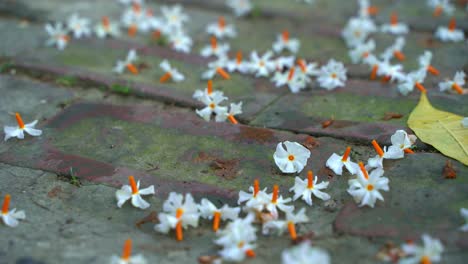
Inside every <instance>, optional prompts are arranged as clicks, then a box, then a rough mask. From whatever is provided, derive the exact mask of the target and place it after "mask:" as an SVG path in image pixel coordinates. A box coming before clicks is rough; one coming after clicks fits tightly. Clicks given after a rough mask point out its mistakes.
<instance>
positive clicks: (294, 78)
mask: <svg viewBox="0 0 468 264" xmlns="http://www.w3.org/2000/svg"><path fill="white" fill-rule="evenodd" d="M271 81H272V82H274V83H275V86H276V87H281V86H284V85H287V86H288V87H289V90H290V91H291V92H292V93H298V92H299V91H300V90H302V89H305V88H306V87H307V84H308V83H310V81H311V80H310V78H309V77H308V76H307V75H305V74H304V73H303V72H302V71H299V70H296V67H294V66H293V67H291V68H290V69H289V71H286V72H279V71H277V72H275V75H274V76H273V78H272V79H271Z"/></svg>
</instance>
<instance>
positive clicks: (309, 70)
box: [289, 59, 320, 77]
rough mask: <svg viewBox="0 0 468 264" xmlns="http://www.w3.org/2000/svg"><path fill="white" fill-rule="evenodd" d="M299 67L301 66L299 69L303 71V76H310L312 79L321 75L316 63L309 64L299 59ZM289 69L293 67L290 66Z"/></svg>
mask: <svg viewBox="0 0 468 264" xmlns="http://www.w3.org/2000/svg"><path fill="white" fill-rule="evenodd" d="M297 66H299V69H301V72H302V73H303V74H305V75H307V76H310V77H314V76H317V75H319V73H320V71H319V69H317V63H315V62H309V63H307V61H306V60H303V59H298V60H297ZM289 67H292V66H289Z"/></svg>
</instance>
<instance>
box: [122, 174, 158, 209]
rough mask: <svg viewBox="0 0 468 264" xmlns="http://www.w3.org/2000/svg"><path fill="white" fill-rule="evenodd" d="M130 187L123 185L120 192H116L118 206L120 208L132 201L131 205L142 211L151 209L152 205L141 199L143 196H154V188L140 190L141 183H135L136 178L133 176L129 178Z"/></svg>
mask: <svg viewBox="0 0 468 264" xmlns="http://www.w3.org/2000/svg"><path fill="white" fill-rule="evenodd" d="M128 182H129V185H126V184H125V185H123V186H122V188H120V190H117V191H116V192H115V198H116V199H117V206H118V207H119V208H121V207H122V205H123V204H124V203H125V202H126V201H128V200H130V199H131V203H132V205H133V206H135V207H138V208H140V209H146V208H148V207H150V204H149V203H148V202H147V201H145V200H143V198H141V196H142V195H152V194H154V186H153V185H151V186H149V187H147V188H144V189H141V190H140V181H138V182H135V178H134V177H133V176H128Z"/></svg>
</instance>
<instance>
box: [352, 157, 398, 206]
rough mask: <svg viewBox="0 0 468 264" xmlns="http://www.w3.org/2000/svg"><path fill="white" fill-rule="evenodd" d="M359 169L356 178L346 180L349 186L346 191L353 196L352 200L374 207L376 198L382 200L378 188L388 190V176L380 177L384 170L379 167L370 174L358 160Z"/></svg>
mask: <svg viewBox="0 0 468 264" xmlns="http://www.w3.org/2000/svg"><path fill="white" fill-rule="evenodd" d="M359 168H360V171H359V173H358V174H357V178H356V179H351V180H349V181H348V184H349V188H348V190H347V192H348V193H349V194H350V195H351V196H353V198H354V201H355V202H356V203H359V206H360V207H361V206H364V205H367V206H370V207H372V208H374V205H375V202H376V201H377V200H382V201H383V200H384V198H383V196H382V194H380V192H379V190H383V191H389V190H390V188H389V186H388V182H389V180H388V178H386V177H382V176H383V174H384V171H383V170H382V169H380V168H377V169H374V170H373V171H371V173H370V175H369V174H368V173H367V170H366V169H365V168H364V164H363V163H362V162H359Z"/></svg>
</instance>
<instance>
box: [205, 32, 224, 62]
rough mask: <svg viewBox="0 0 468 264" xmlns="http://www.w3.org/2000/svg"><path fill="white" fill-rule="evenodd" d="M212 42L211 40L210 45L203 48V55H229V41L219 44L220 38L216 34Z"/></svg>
mask: <svg viewBox="0 0 468 264" xmlns="http://www.w3.org/2000/svg"><path fill="white" fill-rule="evenodd" d="M210 42H211V43H210V45H208V46H205V47H204V48H202V50H201V52H200V55H201V56H203V57H210V56H216V57H218V58H219V57H226V56H227V53H228V51H229V44H228V43H224V44H219V43H218V40H217V39H216V37H214V36H212V37H211V39H210Z"/></svg>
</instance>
